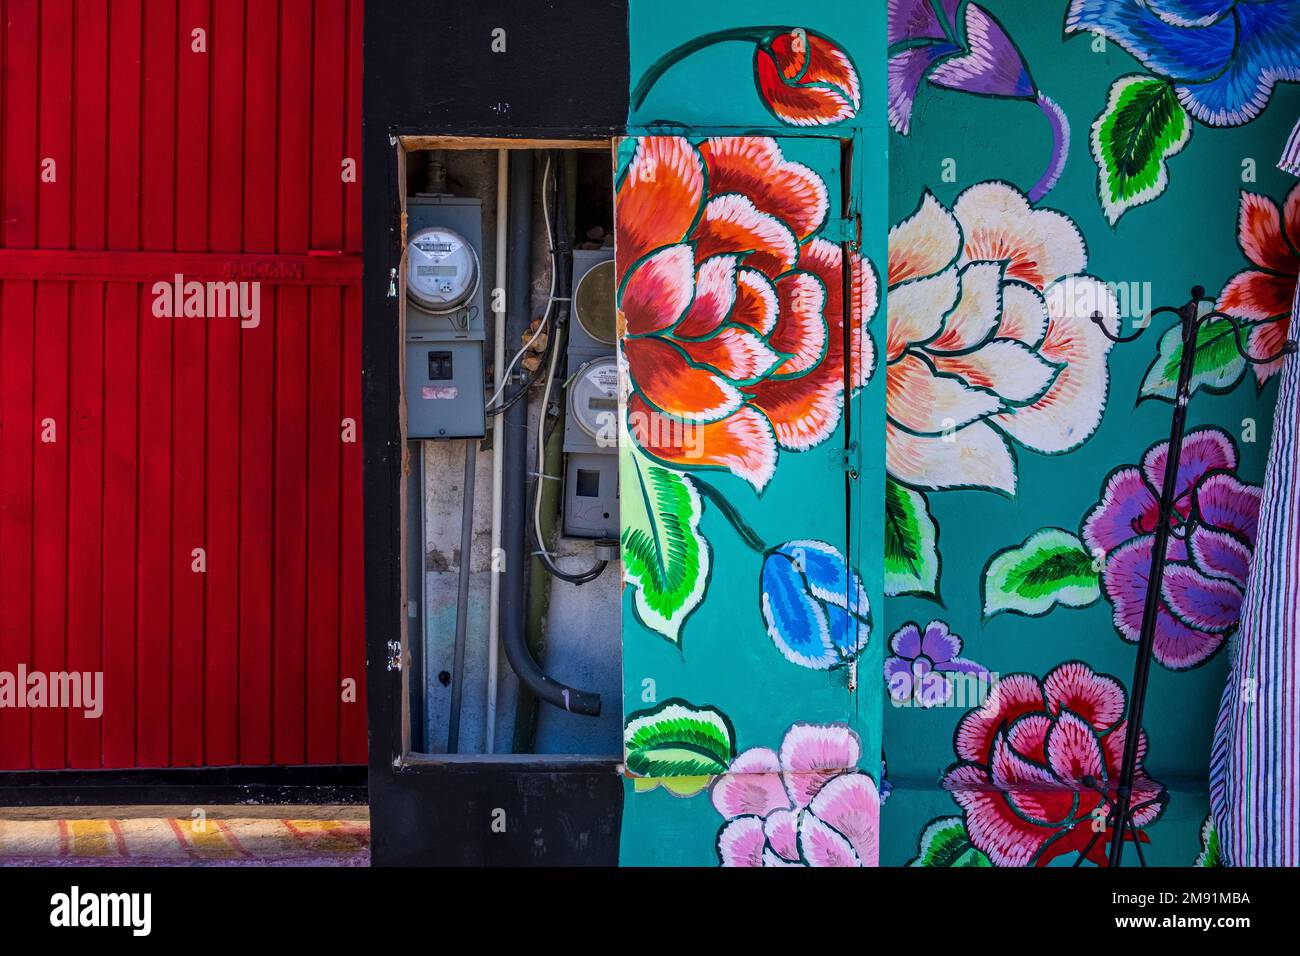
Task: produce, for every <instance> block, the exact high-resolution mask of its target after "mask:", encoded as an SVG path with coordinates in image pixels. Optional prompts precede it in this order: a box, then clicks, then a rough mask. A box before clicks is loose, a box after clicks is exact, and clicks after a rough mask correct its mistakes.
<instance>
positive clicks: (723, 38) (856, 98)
mask: <svg viewBox="0 0 1300 956" xmlns="http://www.w3.org/2000/svg"><path fill="white" fill-rule="evenodd" d="M720 43H747V44H753V46H754V84H755V87H756V88H757V90H758V94H759V98H760V99H761V100H762V101H763V105H764V106H765V107H766V108H767V110H768V111H769V112H770V113H771V114H772V116H773V117H774V118H775V119H777V120H778V121H779V122H782V123H785V124H788V125H790V126H796V127H799V126H804V127H807V126H829V125H832V124H835V123H843V122H847V121H849V120H852V119H853V118H854V117H855V116H857V113H858V110H859V109H860V108H861V106H862V90H861V88H860V86H859V81H858V69H857V67H856V66H855V65H854V63H853V59H852V58H851V57H850V56H849V54H848V52H847V51H846V50H845V49H844V48H843V47H841V46H840V45H839V44H837V43H836V42H835V41H834V40H832V39H830V38H829V37H827V36H824V35H823V34H821V33H818V32H816V31H814V30H809V29H808V28H806V27H796V26H792V27H777V28H772V27H735V28H732V29H729V30H719V31H717V32H715V33H706V34H703V35H701V36H698V37H695V38H693V39H692V40H690V41H689V42H687V43H684V44H682V45H681V46H679V47H677V48H676V49H674V50H671V51H669V52H668V53H666V54H664V55H663V56H662V57H660V58H659V59H658V60H657V61H656V62H655V63H654V65H653V66H651V67H650V69H648V70H647V71H646V72H645V75H644V76H642V77H641V80H640V82H639V83H638V84H637V85H636V88H635V89H634V90H633V91H632V108H633V109H638V108H639V107H640V106H641V104H642V103H644V102H645V98H646V96H647V95H648V94H649V93H650V90H651V89H653V88H654V85H655V84H656V83H657V82H658V81H659V79H660V78H661V77H662V76H663V75H664V74H665V73H666V72H667V71H668V70H669V69H671V68H672V67H673V66H675V65H676V64H678V63H680V62H681V61H682V60H685V59H686V58H688V57H690V56H691V55H692V54H695V53H698V52H699V51H701V50H704V49H706V48H708V47H712V46H717V45H718V44H720Z"/></svg>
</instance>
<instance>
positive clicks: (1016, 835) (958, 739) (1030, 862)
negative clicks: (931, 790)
mask: <svg viewBox="0 0 1300 956" xmlns="http://www.w3.org/2000/svg"><path fill="white" fill-rule="evenodd" d="M1126 709H1127V695H1126V694H1125V691H1124V686H1123V685H1122V684H1121V683H1120V682H1119V681H1118V680H1116V679H1115V678H1113V677H1111V676H1109V675H1106V674H1097V673H1095V672H1094V671H1093V670H1092V668H1091V667H1089V666H1088V665H1087V664H1085V663H1083V662H1081V661H1067V662H1066V663H1064V664H1060V665H1058V666H1056V667H1054V668H1053V669H1052V670H1051V671H1050V672H1049V673H1048V674H1047V676H1046V677H1044V678H1043V679H1042V680H1039V679H1038V678H1037V677H1035V676H1033V675H1031V674H1010V675H1007V676H1006V677H1003V678H1001V679H1000V680H999V681H998V683H997V685H996V687H995V688H994V689H993V692H992V693H991V694H990V696H989V698H988V700H987V701H985V703H984V706H982V707H980V708H978V709H976V710H972V711H969V712H968V713H967V714H966V716H965V717H963V718H962V720H961V722H960V723H959V724H958V725H957V732H956V734H955V736H954V738H953V749H954V750H955V752H956V755H957V762H956V763H954V764H953V765H952V766H950V767H949V768H948V770H947V771H946V772H945V773H944V776H943V786H944V788H946V789H947V790H948V791H949V792H950V793H951V794H952V798H953V800H954V801H956V803H957V805H958V806H959V807H961V809H962V826H963V828H964V830H965V833H966V836H967V840H968V843H969V846H970V847H972V848H974V850H977V851H979V853H981V854H983V855H984V856H985V857H986V858H987V860H988V861H989V862H990V863H991V864H992V865H994V866H1046V865H1047V864H1048V863H1050V862H1051V861H1052V860H1054V859H1056V858H1057V857H1059V856H1062V855H1064V854H1081V855H1085V856H1086V858H1087V859H1089V860H1090V861H1092V862H1094V863H1098V864H1102V863H1104V861H1105V855H1106V851H1107V849H1108V844H1109V842H1110V840H1112V839H1114V834H1113V833H1112V832H1111V829H1110V828H1109V827H1108V826H1107V825H1106V813H1107V805H1106V802H1105V800H1104V799H1103V792H1104V793H1105V794H1107V795H1108V796H1109V798H1113V797H1114V781H1115V779H1116V778H1117V777H1118V775H1119V766H1120V761H1121V760H1122V758H1123V748H1124V735H1125V733H1126V730H1127V724H1126V722H1125V720H1124V715H1125V711H1126ZM1142 749H1143V750H1144V751H1145V749H1146V745H1145V742H1144V743H1143V745H1142ZM1094 782H1099V784H1100V787H1101V790H1100V791H1099V790H1096V789H1094V787H1093V784H1094ZM1167 803H1168V795H1167V794H1166V792H1165V790H1164V787H1163V786H1161V785H1160V784H1159V783H1158V782H1157V781H1155V780H1153V779H1151V777H1149V776H1148V775H1147V772H1146V770H1145V769H1144V768H1143V766H1142V763H1141V761H1139V765H1138V771H1137V775H1136V776H1135V777H1134V782H1133V804H1134V814H1133V822H1134V824H1135V826H1136V827H1137V828H1138V829H1139V832H1140V831H1141V828H1143V827H1147V826H1149V825H1150V824H1152V823H1154V822H1155V821H1156V819H1157V818H1159V816H1160V814H1161V813H1162V812H1163V810H1164V807H1165V805H1166V804H1167ZM934 836H935V834H933V833H931V834H930V837H931V840H933V838H934ZM1139 838H1140V839H1143V838H1145V834H1141V836H1140V837H1139ZM925 855H926V848H925V847H924V845H923V851H922V856H925ZM951 855H952V854H951V852H949V856H951ZM947 865H952V864H951V863H949V864H947Z"/></svg>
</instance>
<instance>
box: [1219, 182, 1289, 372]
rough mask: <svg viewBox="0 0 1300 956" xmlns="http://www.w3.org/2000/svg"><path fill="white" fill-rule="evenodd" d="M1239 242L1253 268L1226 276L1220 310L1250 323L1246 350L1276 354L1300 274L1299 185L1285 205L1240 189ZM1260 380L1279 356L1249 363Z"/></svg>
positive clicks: (1273, 368) (1277, 366)
mask: <svg viewBox="0 0 1300 956" xmlns="http://www.w3.org/2000/svg"><path fill="white" fill-rule="evenodd" d="M1237 243H1238V245H1240V246H1241V251H1242V252H1243V253H1244V254H1245V256H1246V258H1247V259H1249V260H1250V262H1251V264H1252V266H1253V268H1250V269H1244V270H1242V271H1241V272H1238V273H1237V274H1236V275H1235V276H1233V277H1232V278H1231V279H1229V280H1228V284H1227V285H1226V286H1224V287H1223V292H1222V293H1220V294H1219V301H1218V303H1217V305H1218V309H1219V311H1220V312H1226V313H1227V314H1228V315H1232V316H1236V317H1237V318H1239V319H1242V320H1243V321H1245V322H1248V323H1251V324H1252V325H1253V328H1251V330H1250V333H1249V342H1250V345H1249V347H1250V352H1251V354H1252V355H1255V356H1257V357H1259V358H1265V357H1267V356H1270V355H1276V354H1277V353H1278V351H1279V350H1280V349H1281V347H1282V344H1283V343H1284V342H1285V341H1286V339H1287V336H1288V334H1289V333H1290V326H1291V306H1292V304H1293V302H1294V299H1295V291H1296V275H1297V274H1300V186H1296V187H1295V188H1293V189H1292V190H1291V192H1290V194H1289V195H1288V196H1287V197H1286V206H1285V208H1284V209H1278V206H1277V203H1275V202H1274V201H1273V200H1272V199H1270V198H1269V197H1267V196H1262V195H1260V194H1259V193H1248V192H1244V191H1243V192H1242V194H1241V214H1240V216H1239V217H1238V222H1237ZM1251 368H1252V369H1253V370H1254V372H1255V377H1256V378H1257V379H1258V380H1259V384H1260V385H1263V384H1264V382H1266V381H1268V379H1269V378H1270V377H1272V376H1273V375H1276V374H1277V372H1278V371H1279V370H1280V369H1281V368H1282V363H1281V361H1280V360H1279V361H1276V362H1269V363H1267V364H1263V365H1252V366H1251Z"/></svg>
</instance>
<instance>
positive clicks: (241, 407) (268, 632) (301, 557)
mask: <svg viewBox="0 0 1300 956" xmlns="http://www.w3.org/2000/svg"><path fill="white" fill-rule="evenodd" d="M281 6H283V9H284V13H283V20H282V21H281V20H280V7H281ZM361 16H362V0H285V2H284V3H283V4H282V5H281V4H274V3H271V4H267V3H264V2H263V0H222V2H220V3H218V2H216V0H114V2H113V3H111V4H110V3H107V2H106V0H0V23H2V24H3V26H4V28H5V39H4V41H3V53H2V54H0V56H3V63H2V64H0V69H3V71H4V72H3V75H4V77H5V83H4V85H3V88H2V89H0V144H3V146H2V147H0V149H2V151H3V158H0V210H3V221H2V222H0V246H4V247H13V248H29V247H37V248H45V249H59V248H77V249H83V250H88V251H101V250H102V251H103V252H104V254H105V255H112V251H115V250H123V251H128V250H135V249H144V250H154V251H205V250H217V251H229V252H232V253H239V252H245V253H261V254H265V255H267V256H274V255H275V254H277V253H302V252H306V251H309V250H330V251H336V250H347V251H350V252H354V253H355V252H359V250H360V185H359V183H358V184H351V185H346V186H345V185H344V184H343V183H342V179H341V175H340V173H341V164H342V160H343V158H344V156H350V157H351V158H353V159H356V160H359V158H360V105H361V104H360V75H361ZM254 21H256V25H257V29H251V27H252V26H253V24H254ZM199 27H201V28H203V29H205V30H206V31H207V35H206V44H207V49H206V52H202V53H200V52H197V51H195V50H194V49H193V47H192V44H193V34H192V31H193V30H194V29H195V28H199ZM17 38H25V39H29V40H30V42H24V41H23V39H17ZM268 91H270V95H268ZM46 156H49V157H51V158H53V159H54V161H55V163H56V164H57V165H56V167H55V168H56V170H57V175H56V177H55V179H54V181H53V182H49V183H41V182H40V169H41V167H40V160H41V159H42V158H44V157H46ZM157 278H159V279H163V278H170V277H157ZM151 289H152V280H142V281H141V282H139V283H132V282H120V281H119V282H113V283H103V282H98V281H93V282H92V281H75V282H66V281H59V280H58V279H55V278H52V279H49V280H42V281H39V282H31V281H21V280H7V279H6V278H5V276H4V275H3V273H0V457H2V458H3V460H0V668H5V669H16V668H17V665H18V664H19V663H25V664H27V665H28V666H29V667H32V668H37V669H41V670H45V671H57V670H63V669H78V670H92V671H93V670H98V669H101V668H102V669H103V671H104V675H105V696H106V707H105V712H104V716H103V718H102V719H101V720H99V721H91V720H86V719H85V718H83V717H82V716H81V715H80V712H76V713H66V712H60V711H57V710H44V711H36V712H31V711H10V712H6V713H4V714H2V715H0V721H3V723H2V725H0V770H7V769H26V768H28V767H32V766H37V767H41V768H46V769H57V768H59V767H65V766H66V767H77V768H94V767H99V766H107V767H128V766H153V767H162V766H187V765H198V764H208V765H227V764H235V763H244V764H250V763H270V762H275V763H289V764H292V763H302V762H319V763H331V762H336V761H340V760H345V761H348V762H362V761H364V759H365V745H366V733H365V716H364V706H365V705H364V680H363V677H364V675H363V663H364V648H363V631H362V628H363V622H364V608H363V600H362V573H361V569H362V556H361V550H360V549H361V484H360V477H361V474H360V467H361V446H360V444H359V436H358V442H356V443H354V444H346V445H345V444H344V443H342V442H341V441H340V428H341V422H342V420H343V419H344V418H352V419H354V420H355V421H357V422H358V423H359V420H360V408H359V402H360V391H361V389H360V294H359V288H358V287H349V288H345V289H340V288H337V287H334V288H330V287H322V288H315V289H310V290H309V289H306V288H302V287H276V286H274V285H270V284H267V285H263V287H262V290H261V317H262V322H261V325H260V326H259V328H257V329H244V330H241V329H240V328H239V326H238V322H237V321H229V320H225V321H223V320H208V321H204V320H191V322H190V323H188V324H187V323H186V322H185V321H184V320H173V319H160V318H157V317H155V316H153V315H152V313H151V304H152V299H153V295H152V291H151ZM47 418H48V419H49V420H51V421H52V422H54V423H55V428H56V429H57V434H58V440H57V441H54V442H50V443H42V442H41V441H40V439H39V434H40V423H41V422H42V421H43V420H45V419H47ZM195 547H203V548H205V550H206V556H207V567H208V571H207V573H206V574H205V575H195V574H194V572H193V571H192V570H191V568H190V565H191V561H192V558H191V552H192V549H193V548H195ZM348 677H350V678H352V679H354V680H355V681H356V682H357V684H358V688H357V689H358V700H357V702H356V703H350V704H348V705H347V706H344V705H343V704H341V703H340V681H341V680H342V679H344V678H348Z"/></svg>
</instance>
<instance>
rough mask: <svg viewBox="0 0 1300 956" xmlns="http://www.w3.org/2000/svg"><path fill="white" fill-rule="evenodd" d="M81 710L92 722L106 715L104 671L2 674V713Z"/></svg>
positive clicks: (23, 670) (22, 667)
mask: <svg viewBox="0 0 1300 956" xmlns="http://www.w3.org/2000/svg"><path fill="white" fill-rule="evenodd" d="M27 709H32V710H44V709H51V710H80V711H82V713H83V714H84V715H85V716H86V718H87V719H89V720H98V719H99V718H100V717H101V716H102V715H103V713H104V672H103V671H29V670H28V669H27V665H26V664H19V665H18V671H17V673H14V672H13V671H0V710H27Z"/></svg>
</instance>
